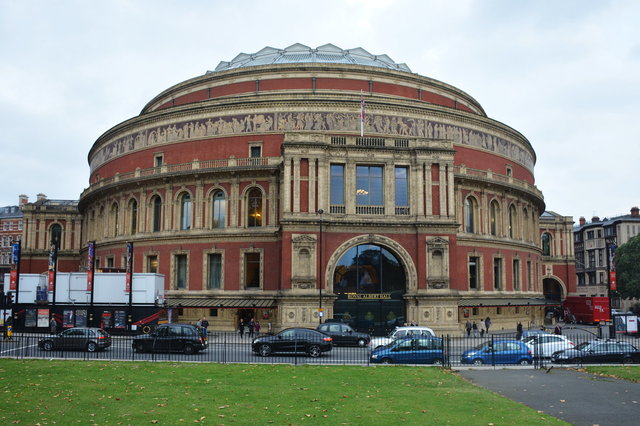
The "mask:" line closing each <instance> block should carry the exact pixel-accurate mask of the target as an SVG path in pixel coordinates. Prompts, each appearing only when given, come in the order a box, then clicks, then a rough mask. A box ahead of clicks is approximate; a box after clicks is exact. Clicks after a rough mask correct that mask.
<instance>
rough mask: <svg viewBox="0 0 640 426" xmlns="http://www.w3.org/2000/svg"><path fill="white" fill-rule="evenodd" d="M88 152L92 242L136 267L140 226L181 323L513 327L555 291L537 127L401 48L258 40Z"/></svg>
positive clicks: (147, 256)
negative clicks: (334, 321) (523, 130)
mask: <svg viewBox="0 0 640 426" xmlns="http://www.w3.org/2000/svg"><path fill="white" fill-rule="evenodd" d="M363 116H364V120H362V117H363ZM88 159H89V164H90V168H91V175H90V186H89V187H88V188H87V189H86V190H85V191H84V192H83V193H82V195H81V197H80V203H79V210H80V213H81V214H82V217H83V237H82V238H83V245H84V246H86V243H88V242H89V241H95V242H96V247H97V248H96V261H97V262H98V265H99V267H104V268H123V267H124V263H125V251H126V244H127V243H128V242H133V244H134V247H135V249H134V256H133V265H134V266H133V268H134V272H157V273H160V274H163V275H164V276H165V288H166V295H165V298H166V299H165V301H164V303H165V306H166V307H167V308H169V309H172V310H175V312H176V313H177V317H178V318H179V320H180V321H195V320H197V319H198V318H201V317H203V316H204V317H207V318H208V320H209V322H210V324H211V325H210V327H211V328H215V329H223V330H224V329H233V328H235V327H236V324H237V323H238V321H239V320H240V318H243V319H245V320H247V319H249V318H251V317H253V318H255V319H259V320H260V321H261V322H262V324H263V328H265V329H266V327H265V325H264V324H265V323H271V325H272V326H273V329H274V330H278V329H281V328H285V327H290V326H307V327H315V325H317V324H318V322H319V321H322V320H324V319H327V318H340V319H343V320H345V321H348V322H350V323H351V324H353V325H354V326H355V327H357V328H359V329H368V330H375V331H381V330H383V329H387V328H389V327H391V326H393V325H396V324H402V323H405V322H412V321H413V322H415V323H418V324H420V325H427V326H430V327H432V328H434V329H436V330H438V331H441V332H445V331H454V330H456V331H457V330H460V327H461V326H464V324H465V323H466V321H467V320H472V321H480V320H481V319H483V318H485V317H487V316H490V317H491V320H492V323H493V324H494V328H495V327H496V326H497V327H498V328H499V327H500V325H502V326H503V327H505V328H511V329H513V328H515V324H516V323H517V322H518V321H523V322H524V321H527V322H529V323H532V322H533V323H536V322H537V323H538V324H539V323H540V322H541V321H542V316H543V315H544V311H545V305H548V304H549V302H548V301H545V299H544V291H543V279H544V275H545V272H544V266H543V256H542V255H543V253H542V250H541V247H540V232H539V225H540V215H541V214H542V213H543V211H544V208H545V204H544V201H543V197H542V193H541V192H540V191H539V190H538V189H537V188H536V186H535V179H534V165H535V161H536V155H535V152H534V150H533V148H532V146H531V144H530V143H529V141H528V140H527V139H526V138H525V137H524V136H523V135H522V134H520V133H519V132H518V131H516V130H514V129H512V128H511V127H509V126H507V125H505V124H503V123H500V122H498V121H495V120H493V119H491V118H489V117H487V115H486V114H485V112H484V110H483V108H482V106H481V105H480V104H479V103H478V102H477V101H476V100H475V99H474V98H472V97H471V96H470V95H468V94H467V93H465V92H463V91H461V90H459V89H457V88H455V87H453V86H450V85H448V84H446V83H443V82H440V81H437V80H434V79H431V78H428V77H424V76H421V75H418V74H415V73H412V72H411V70H410V69H409V68H408V67H407V66H406V65H405V64H398V63H395V62H394V61H393V60H391V59H390V58H389V57H388V56H386V55H379V56H375V55H372V54H370V53H368V52H367V51H366V50H363V49H361V48H356V49H350V50H343V49H340V48H338V47H336V46H334V45H331V44H327V45H324V46H321V47H318V48H316V49H312V48H309V47H307V46H304V45H300V44H295V45H292V46H290V47H288V48H286V49H274V48H270V47H266V48H264V49H262V50H260V51H259V52H257V53H255V54H244V53H243V54H240V55H238V56H237V57H235V58H234V59H233V60H232V61H230V62H221V63H220V64H219V65H218V66H217V67H216V69H215V70H214V71H208V72H206V73H205V74H204V75H201V76H198V77H195V78H192V79H190V80H187V81H184V82H181V83H178V84H176V85H174V86H172V87H170V88H168V89H166V90H164V91H163V92H161V93H160V94H158V95H157V96H156V97H155V98H153V99H152V100H151V101H150V102H149V103H148V104H147V105H146V106H144V108H143V109H142V112H141V113H140V115H138V116H137V117H134V118H131V119H129V120H127V121H125V122H122V123H120V124H117V125H116V126H114V127H113V128H111V129H110V130H108V131H107V132H106V133H104V134H103V135H102V136H100V138H98V140H97V141H96V142H95V144H94V145H93V147H92V148H91V151H90V152H89V158H88ZM559 287H561V288H563V293H564V295H565V296H566V292H567V291H568V290H567V289H566V288H565V287H566V283H560V284H559Z"/></svg>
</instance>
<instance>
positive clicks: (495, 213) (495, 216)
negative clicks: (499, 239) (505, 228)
mask: <svg viewBox="0 0 640 426" xmlns="http://www.w3.org/2000/svg"><path fill="white" fill-rule="evenodd" d="M490 210H491V211H490V220H491V235H494V236H498V229H500V226H499V223H500V222H499V219H500V206H499V205H498V202H497V201H496V200H493V201H492V202H491V208H490Z"/></svg>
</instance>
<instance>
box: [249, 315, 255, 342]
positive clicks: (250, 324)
mask: <svg viewBox="0 0 640 426" xmlns="http://www.w3.org/2000/svg"><path fill="white" fill-rule="evenodd" d="M247 326H248V327H249V337H250V338H251V339H253V331H254V330H255V329H256V323H255V322H254V321H253V318H251V319H250V320H249V324H247Z"/></svg>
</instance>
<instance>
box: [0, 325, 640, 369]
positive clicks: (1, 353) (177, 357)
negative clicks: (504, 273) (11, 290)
mask: <svg viewBox="0 0 640 426" xmlns="http://www.w3.org/2000/svg"><path fill="white" fill-rule="evenodd" d="M261 335H262V336H264V334H261ZM51 336H52V335H51V334H47V333H26V332H18V333H14V334H13V335H12V336H11V339H8V338H7V337H6V336H5V338H4V339H3V340H0V357H1V358H16V359H27V358H41V359H74V360H104V361H107V360H108V361H116V360H122V361H150V362H157V361H171V362H174V361H191V362H215V363H267V364H280V363H282V364H294V365H297V364H326V365H332V364H333V365H365V366H366V365H376V364H383V363H391V364H435V365H444V366H445V367H449V368H452V367H461V366H472V367H487V366H489V367H501V366H504V365H522V366H526V367H531V368H549V367H550V366H551V365H559V364H558V363H557V362H554V360H552V359H551V358H550V355H551V354H552V353H553V352H555V351H556V350H562V349H564V348H574V347H576V346H578V347H580V345H581V344H582V345H586V344H589V343H590V342H591V343H593V342H599V343H601V344H602V345H598V346H597V347H596V345H593V346H592V347H591V352H584V351H583V352H584V353H581V352H572V354H573V355H572V356H571V357H569V358H567V359H566V360H565V359H560V360H555V361H566V365H571V366H575V365H583V364H587V363H593V364H615V363H621V362H634V363H640V338H638V337H637V336H632V335H618V336H616V339H615V340H607V339H602V340H596V336H595V335H594V334H593V333H590V332H583V331H580V330H573V331H571V332H570V334H569V335H567V336H566V338H567V340H568V341H569V342H570V343H567V342H564V340H563V342H557V343H553V342H543V340H544V339H543V340H541V341H540V342H541V344H539V345H535V344H532V345H530V346H527V345H526V344H524V343H522V342H521V341H518V340H516V333H495V334H494V333H492V334H488V335H484V336H482V337H480V336H450V335H449V336H441V337H439V338H436V339H431V340H429V339H425V338H424V337H420V338H419V339H417V340H415V341H413V342H410V343H409V344H406V341H405V344H403V345H401V344H400V342H396V346H394V345H390V346H386V347H384V348H381V349H379V350H376V348H372V347H369V346H365V347H359V346H337V345H334V346H333V347H332V348H331V350H330V351H328V352H321V353H320V355H319V356H317V357H313V356H311V355H310V354H313V351H312V350H311V348H310V347H308V346H304V345H302V344H299V343H295V342H294V343H291V347H287V348H284V350H286V351H287V352H278V350H277V348H275V347H274V348H272V350H271V354H269V356H261V355H260V354H259V353H256V352H254V350H253V348H252V340H253V338H254V337H256V336H253V337H251V336H249V335H248V334H245V335H244V336H242V337H241V336H240V335H239V334H238V333H233V332H216V331H210V332H209V337H208V341H207V346H206V348H205V349H204V350H201V351H197V352H196V353H194V354H186V353H185V351H186V352H190V351H189V350H186V348H185V347H184V346H176V347H173V348H169V349H174V351H165V350H161V349H157V348H156V349H157V350H149V351H145V352H138V351H136V350H134V348H133V344H134V339H135V338H136V337H137V336H129V335H127V336H112V338H111V345H110V346H109V347H108V348H106V349H104V350H100V349H98V350H96V351H90V350H89V349H91V350H92V349H93V347H89V346H88V342H82V343H81V344H80V345H79V346H80V347H78V348H64V347H62V348H61V347H59V346H53V347H52V348H49V347H48V346H46V345H44V342H46V341H51V340H52V339H51ZM546 336H549V335H546ZM541 339H542V338H541ZM165 343H166V344H168V343H167V342H165ZM603 345H604V346H603ZM616 345H618V346H616ZM621 345H622V346H621ZM629 345H630V346H629ZM623 346H624V347H625V348H627V349H629V348H631V349H629V351H627V352H625V351H624V350H622V349H620V348H621V347H623ZM600 347H601V349H599V348H600ZM594 348H595V349H594ZM616 348H618V349H619V351H618V353H616V352H615V349H616ZM48 349H51V350H48ZM587 349H589V347H587ZM607 349H611V350H612V351H613V354H612V355H610V356H609V357H607V356H605V355H606V352H604V350H607ZM314 350H315V349H314ZM601 351H602V352H601ZM374 355H377V356H374Z"/></svg>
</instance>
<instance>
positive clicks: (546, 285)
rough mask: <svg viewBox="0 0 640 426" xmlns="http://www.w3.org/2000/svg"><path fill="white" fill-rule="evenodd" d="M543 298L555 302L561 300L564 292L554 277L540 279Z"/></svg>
mask: <svg viewBox="0 0 640 426" xmlns="http://www.w3.org/2000/svg"><path fill="white" fill-rule="evenodd" d="M542 289H543V293H544V298H545V299H548V300H553V301H555V302H562V300H563V299H564V297H565V296H566V294H564V292H563V288H562V284H561V283H560V282H559V281H558V280H556V279H555V278H545V279H544V280H543V281H542Z"/></svg>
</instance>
